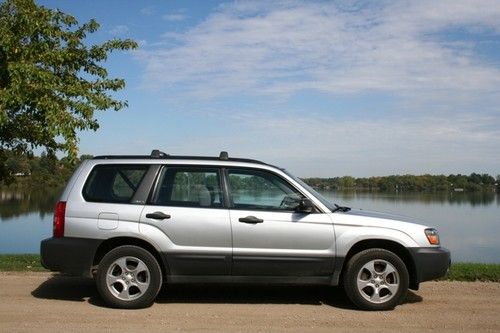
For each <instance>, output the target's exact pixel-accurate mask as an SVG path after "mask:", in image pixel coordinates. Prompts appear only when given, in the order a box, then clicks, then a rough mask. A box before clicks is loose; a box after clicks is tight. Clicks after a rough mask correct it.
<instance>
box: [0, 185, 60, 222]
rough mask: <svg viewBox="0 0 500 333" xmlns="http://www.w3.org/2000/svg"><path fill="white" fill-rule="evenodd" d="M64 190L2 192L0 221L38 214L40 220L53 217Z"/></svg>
mask: <svg viewBox="0 0 500 333" xmlns="http://www.w3.org/2000/svg"><path fill="white" fill-rule="evenodd" d="M61 191H62V189H60V188H58V189H47V190H44V191H42V190H33V191H29V190H0V220H1V221H2V222H6V221H9V220H10V219H12V218H15V217H19V216H22V215H27V214H30V213H38V214H39V216H40V219H44V218H45V217H46V215H47V214H48V215H50V216H52V213H53V210H54V206H55V204H56V202H57V200H58V198H59V195H60V194H61Z"/></svg>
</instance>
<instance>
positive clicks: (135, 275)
mask: <svg viewBox="0 0 500 333" xmlns="http://www.w3.org/2000/svg"><path fill="white" fill-rule="evenodd" d="M96 283H97V290H98V291H99V294H100V295H101V297H102V299H103V300H104V302H105V303H106V304H107V305H109V306H111V307H115V308H123V309H138V308H144V307H148V306H150V305H151V304H152V303H153V302H154V300H155V298H156V295H158V292H159V291H160V288H161V284H162V274H161V269H160V266H159V264H158V261H157V260H156V259H155V257H154V256H153V255H152V254H151V253H149V252H148V251H146V250H145V249H143V248H141V247H138V246H132V245H126V246H120V247H117V248H115V249H113V250H111V251H109V252H108V253H107V254H106V255H105V256H104V258H102V260H101V262H100V263H99V267H98V269H97V276H96Z"/></svg>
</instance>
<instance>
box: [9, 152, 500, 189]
mask: <svg viewBox="0 0 500 333" xmlns="http://www.w3.org/2000/svg"><path fill="white" fill-rule="evenodd" d="M89 158H92V156H91V155H82V156H80V159H79V160H78V161H76V163H70V161H69V160H68V159H66V158H62V159H58V158H57V156H56V155H55V154H53V153H42V154H41V156H29V155H25V154H15V153H13V152H11V151H7V150H3V151H2V158H1V159H0V160H1V162H2V165H1V166H0V167H1V169H2V170H3V172H2V175H3V177H0V186H3V187H6V186H9V187H15V188H47V187H53V188H55V187H61V186H63V185H64V184H65V183H66V181H67V180H68V179H69V177H71V174H72V173H73V171H74V170H75V168H76V167H77V166H78V165H79V164H80V163H81V161H83V160H85V159H89ZM304 181H305V182H306V183H308V184H309V185H311V186H313V187H314V188H316V189H320V190H360V191H403V192H437V191H464V192H475V191H495V190H496V191H498V190H499V189H500V175H498V176H497V177H496V179H495V178H494V177H493V176H490V175H488V174H478V173H471V174H470V175H468V176H467V175H461V174H458V175H448V176H445V175H437V176H436V175H421V176H413V175H403V176H384V177H369V178H354V177H351V176H344V177H333V178H305V179H304Z"/></svg>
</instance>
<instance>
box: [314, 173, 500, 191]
mask: <svg viewBox="0 0 500 333" xmlns="http://www.w3.org/2000/svg"><path fill="white" fill-rule="evenodd" d="M304 181H305V182H306V183H308V184H309V185H311V186H312V187H314V188H316V189H320V190H362V191H384V192H388V191H391V192H392V191H404V192H437V191H464V192H475V191H496V190H498V189H500V187H499V185H500V175H498V176H497V178H496V179H495V178H494V177H493V176H490V175H488V174H478V173H471V174H470V175H468V176H467V175H461V174H457V175H448V176H445V175H437V176H436V175H420V176H413V175H403V176H384V177H369V178H354V177H351V176H344V177H334V178H306V179H304Z"/></svg>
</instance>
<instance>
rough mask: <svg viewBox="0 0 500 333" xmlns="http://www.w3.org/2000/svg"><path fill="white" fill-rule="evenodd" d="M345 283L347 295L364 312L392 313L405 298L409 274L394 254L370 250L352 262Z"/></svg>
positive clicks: (355, 257) (348, 266) (362, 252)
mask: <svg viewBox="0 0 500 333" xmlns="http://www.w3.org/2000/svg"><path fill="white" fill-rule="evenodd" d="M343 282H344V288H345V291H346V294H347V296H348V297H349V299H350V300H351V301H352V302H353V303H354V304H356V305H357V306H358V307H360V308H361V309H363V310H390V309H393V308H394V307H395V306H396V305H398V304H399V303H400V302H401V301H402V300H403V299H404V298H405V297H406V294H407V292H408V285H409V275H408V269H407V268H406V265H405V264H404V262H403V261H402V260H401V258H399V257H398V256H397V255H396V254H394V253H393V252H390V251H387V250H384V249H368V250H364V251H361V252H359V253H357V254H355V255H354V256H353V257H352V258H351V259H350V260H349V262H348V263H347V266H346V271H345V274H344V281H343Z"/></svg>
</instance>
